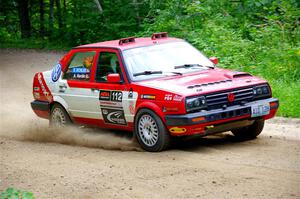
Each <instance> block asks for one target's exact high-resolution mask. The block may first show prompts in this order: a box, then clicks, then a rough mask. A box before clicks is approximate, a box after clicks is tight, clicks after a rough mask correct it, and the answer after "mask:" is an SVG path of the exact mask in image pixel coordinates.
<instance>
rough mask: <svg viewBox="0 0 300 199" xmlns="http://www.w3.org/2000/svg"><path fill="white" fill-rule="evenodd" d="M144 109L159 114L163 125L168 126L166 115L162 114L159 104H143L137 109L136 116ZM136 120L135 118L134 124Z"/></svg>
mask: <svg viewBox="0 0 300 199" xmlns="http://www.w3.org/2000/svg"><path fill="white" fill-rule="evenodd" d="M143 108H147V109H150V110H152V111H154V112H155V113H156V114H157V116H158V117H160V119H161V120H162V121H163V123H164V124H166V121H165V117H164V113H163V112H162V110H161V108H160V107H159V106H158V105H157V104H155V103H153V102H149V101H148V102H142V103H140V104H139V105H138V106H137V107H136V111H135V115H136V114H137V112H139V110H141V109H143ZM135 119H136V118H135V117H134V122H135Z"/></svg>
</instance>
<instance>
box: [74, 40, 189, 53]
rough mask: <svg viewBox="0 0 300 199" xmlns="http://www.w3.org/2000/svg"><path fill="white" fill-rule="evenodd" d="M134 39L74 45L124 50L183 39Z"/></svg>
mask: <svg viewBox="0 0 300 199" xmlns="http://www.w3.org/2000/svg"><path fill="white" fill-rule="evenodd" d="M125 39H126V38H125ZM121 40H122V39H121ZM134 40H135V41H134V42H128V43H123V44H119V42H120V40H111V41H104V42H98V43H92V44H86V45H81V46H77V47H75V49H78V48H117V49H120V50H126V49H130V48H138V47H142V46H151V45H154V44H158V43H167V42H173V41H183V40H182V39H178V38H174V37H167V38H159V39H152V38H151V37H143V38H134Z"/></svg>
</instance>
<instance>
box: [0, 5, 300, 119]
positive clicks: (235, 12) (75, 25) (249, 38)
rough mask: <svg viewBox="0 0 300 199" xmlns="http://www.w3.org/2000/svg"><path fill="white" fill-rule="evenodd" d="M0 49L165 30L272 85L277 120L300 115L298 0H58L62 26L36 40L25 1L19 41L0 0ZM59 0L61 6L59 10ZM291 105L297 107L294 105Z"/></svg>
mask: <svg viewBox="0 0 300 199" xmlns="http://www.w3.org/2000/svg"><path fill="white" fill-rule="evenodd" d="M2 1H5V2H6V3H4V4H3V7H0V13H1V15H0V47H22V48H26V47H27V48H28V47H31V48H46V49H49V48H50V49H68V48H70V47H72V46H77V45H81V44H85V43H92V42H98V41H105V40H111V39H118V38H122V37H128V36H133V35H135V36H150V35H151V34H152V33H153V32H162V31H167V32H169V33H170V35H171V36H175V37H180V38H184V39H186V40H187V41H189V42H191V43H192V44H193V45H195V46H196V47H197V48H198V49H199V50H201V51H202V52H204V54H206V55H207V56H217V57H219V62H220V64H219V66H220V67H224V68H229V69H233V70H240V71H248V72H250V73H252V74H254V75H258V76H260V77H262V78H265V79H267V80H268V81H270V82H271V84H272V88H273V90H274V96H275V97H278V98H279V99H280V102H281V106H280V110H279V115H282V116H293V117H300V111H299V108H298V107H299V104H300V97H299V93H300V91H299V90H300V89H299V86H298V85H300V41H299V40H300V28H299V25H300V21H299V18H300V3H299V1H297V0H256V1H253V0H240V1H238V0H235V1H228V0H164V1H162V0H143V1H142V0H122V1H121V0H113V1H111V0H101V1H99V2H100V3H101V6H102V8H103V12H99V10H98V9H97V6H96V4H95V1H93V0H91V1H85V0H65V1H60V2H61V7H62V11H63V12H62V16H63V18H62V20H63V24H64V25H63V26H62V27H59V24H58V13H57V12H58V10H57V9H56V7H54V8H55V9H54V10H55V12H54V26H53V29H52V30H50V26H49V25H48V24H49V20H50V18H49V1H50V0H44V2H45V21H44V25H45V28H46V34H45V35H43V36H41V35H40V31H39V28H40V21H39V19H40V18H39V17H40V15H39V12H40V10H39V5H38V3H39V2H38V1H31V3H30V18H31V24H32V35H33V36H32V38H29V39H26V40H23V39H21V38H20V37H21V33H20V28H19V24H18V23H19V20H18V11H17V9H16V5H17V4H16V3H15V1H9V0H2ZM63 2H66V4H65V5H64V4H63ZM297 105H298V106H297Z"/></svg>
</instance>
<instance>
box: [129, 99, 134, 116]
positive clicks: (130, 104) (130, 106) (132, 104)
mask: <svg viewBox="0 0 300 199" xmlns="http://www.w3.org/2000/svg"><path fill="white" fill-rule="evenodd" d="M129 112H130V114H132V115H133V114H134V112H135V107H134V102H133V101H131V102H129Z"/></svg>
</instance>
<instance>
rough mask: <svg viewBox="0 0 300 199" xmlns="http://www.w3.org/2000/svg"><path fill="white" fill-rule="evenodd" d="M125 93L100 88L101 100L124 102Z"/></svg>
mask: <svg viewBox="0 0 300 199" xmlns="http://www.w3.org/2000/svg"><path fill="white" fill-rule="evenodd" d="M122 98H123V93H122V92H121V91H107V90H100V94H99V100H104V101H114V102H122Z"/></svg>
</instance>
